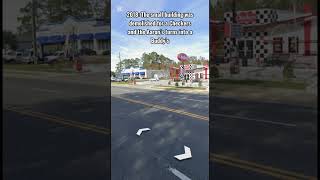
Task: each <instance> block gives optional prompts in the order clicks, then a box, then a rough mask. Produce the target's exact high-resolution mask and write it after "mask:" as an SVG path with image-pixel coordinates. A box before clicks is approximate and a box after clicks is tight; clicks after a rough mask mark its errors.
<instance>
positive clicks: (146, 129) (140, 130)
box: [136, 128, 151, 136]
mask: <svg viewBox="0 0 320 180" xmlns="http://www.w3.org/2000/svg"><path fill="white" fill-rule="evenodd" d="M150 130H151V129H150V128H142V129H139V130H138V131H137V133H136V134H137V135H138V136H140V135H141V133H142V132H143V131H150Z"/></svg>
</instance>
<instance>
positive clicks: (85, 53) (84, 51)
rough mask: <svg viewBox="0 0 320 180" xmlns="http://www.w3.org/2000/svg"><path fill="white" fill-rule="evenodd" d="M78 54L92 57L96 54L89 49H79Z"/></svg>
mask: <svg viewBox="0 0 320 180" xmlns="http://www.w3.org/2000/svg"><path fill="white" fill-rule="evenodd" d="M80 54H81V55H89V56H94V55H97V52H96V51H94V50H92V49H89V48H82V49H80Z"/></svg>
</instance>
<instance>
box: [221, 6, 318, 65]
mask: <svg viewBox="0 0 320 180" xmlns="http://www.w3.org/2000/svg"><path fill="white" fill-rule="evenodd" d="M236 14H237V16H236V22H237V24H239V25H240V26H241V28H240V29H241V30H240V32H239V33H240V36H238V37H234V36H233V35H232V30H231V28H232V22H233V18H232V12H226V13H225V14H224V59H225V61H226V62H229V60H230V58H231V56H232V53H233V52H236V55H237V56H238V57H240V58H245V59H247V60H248V65H249V66H250V65H251V66H259V65H260V64H261V63H264V62H265V61H266V59H267V58H268V57H269V56H272V55H274V54H297V55H300V56H313V55H317V46H318V43H317V39H318V37H317V34H318V33H317V31H318V29H317V16H316V15H313V14H312V13H311V11H310V8H308V7H307V6H306V7H305V12H304V13H298V12H297V13H295V14H294V13H293V12H292V11H282V10H275V9H257V10H250V11H238V12H236ZM234 41H235V42H236V47H237V48H236V49H237V51H234V48H233V47H234V46H233V42H234Z"/></svg>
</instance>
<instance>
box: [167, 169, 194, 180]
mask: <svg viewBox="0 0 320 180" xmlns="http://www.w3.org/2000/svg"><path fill="white" fill-rule="evenodd" d="M168 170H169V171H170V172H172V174H174V175H175V176H177V177H178V178H179V179H181V180H191V179H190V178H189V177H188V176H186V175H184V174H183V173H182V172H180V171H178V170H177V169H175V168H171V167H170V168H168Z"/></svg>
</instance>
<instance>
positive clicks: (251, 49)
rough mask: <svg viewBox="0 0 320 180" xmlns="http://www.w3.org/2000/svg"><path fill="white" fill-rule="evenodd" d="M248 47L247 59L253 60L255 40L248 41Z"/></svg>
mask: <svg viewBox="0 0 320 180" xmlns="http://www.w3.org/2000/svg"><path fill="white" fill-rule="evenodd" d="M246 46H247V52H246V56H247V58H249V59H251V58H253V40H247V41H246Z"/></svg>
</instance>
